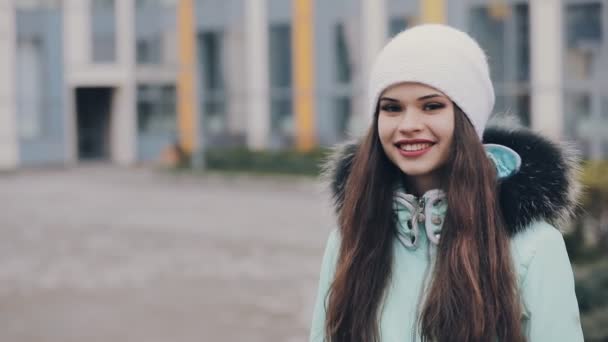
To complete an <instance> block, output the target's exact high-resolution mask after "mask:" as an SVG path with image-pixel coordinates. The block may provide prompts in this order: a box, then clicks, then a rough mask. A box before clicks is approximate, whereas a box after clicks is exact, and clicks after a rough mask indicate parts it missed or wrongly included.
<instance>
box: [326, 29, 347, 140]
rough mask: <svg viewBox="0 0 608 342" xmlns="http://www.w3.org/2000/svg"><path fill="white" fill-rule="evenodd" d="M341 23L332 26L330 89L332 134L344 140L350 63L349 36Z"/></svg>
mask: <svg viewBox="0 0 608 342" xmlns="http://www.w3.org/2000/svg"><path fill="white" fill-rule="evenodd" d="M346 28H347V27H346V25H345V24H343V23H337V24H336V25H335V26H334V53H333V55H334V56H335V58H334V68H333V69H334V70H335V74H334V79H333V83H334V87H332V95H331V96H332V115H333V116H334V122H333V127H334V134H335V135H336V137H338V139H344V138H346V133H347V130H348V126H349V123H350V120H351V114H352V103H351V102H352V98H351V97H352V94H351V92H352V90H351V83H352V61H351V58H352V56H351V46H350V44H349V39H348V38H349V36H348V32H347V29H346Z"/></svg>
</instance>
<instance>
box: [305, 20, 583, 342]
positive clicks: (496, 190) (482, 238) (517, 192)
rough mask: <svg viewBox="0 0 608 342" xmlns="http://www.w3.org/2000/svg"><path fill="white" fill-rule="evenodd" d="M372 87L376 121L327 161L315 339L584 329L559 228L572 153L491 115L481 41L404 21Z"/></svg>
mask: <svg viewBox="0 0 608 342" xmlns="http://www.w3.org/2000/svg"><path fill="white" fill-rule="evenodd" d="M369 100H370V108H369V112H370V117H373V119H372V120H371V124H370V128H369V131H368V132H367V134H366V135H365V137H364V138H363V139H362V141H361V142H359V143H358V144H351V145H347V146H345V147H344V148H342V149H340V150H338V151H337V153H336V155H335V156H334V158H333V159H334V160H333V161H332V166H331V168H330V169H329V174H330V175H331V176H332V177H333V178H332V190H333V194H334V198H335V201H336V211H337V216H338V229H336V230H334V231H332V232H331V233H330V235H329V239H328V242H327V246H326V250H325V255H324V257H323V263H322V267H321V275H320V282H319V290H318V295H317V302H316V305H315V309H314V314H313V321H312V328H311V333H310V340H311V341H315V342H317V341H318V342H320V341H331V342H342V341H348V342H356V341H365V342H367V341H390V342H408V341H419V340H423V341H438V342H445V341H452V342H453V341H456V342H461V341H466V342H468V341H480V342H481V341H483V342H487V341H501V342H504V341H508V342H519V341H529V342H558V341H564V342H578V341H583V335H582V331H581V325H580V321H579V311H578V304H577V300H576V296H575V293H574V279H573V274H572V269H571V266H570V262H569V259H568V254H567V252H566V249H565V246H564V240H563V238H562V235H561V234H560V231H559V230H558V229H556V228H555V227H560V226H561V225H563V223H564V221H565V220H567V219H568V217H569V216H570V214H571V212H572V208H573V207H574V206H575V201H576V194H577V183H576V181H575V178H576V177H575V174H576V172H575V171H576V164H577V163H576V160H575V159H574V158H573V157H572V154H571V153H568V151H567V150H566V149H564V148H563V147H560V146H559V145H557V144H554V143H551V142H549V141H548V140H546V139H544V138H542V137H540V136H538V135H536V134H535V133H533V132H531V131H528V130H525V129H523V128H517V129H516V128H513V127H510V128H500V127H498V126H497V127H486V124H487V121H488V118H489V116H490V113H491V111H492V108H493V106H494V90H493V88H492V82H491V80H490V76H489V68H488V64H487V61H486V56H485V55H484V53H483V51H482V50H481V48H480V47H479V45H478V44H477V43H476V42H475V41H474V40H473V39H472V38H471V37H469V36H468V35H467V34H466V33H464V32H461V31H458V30H456V29H453V28H450V27H447V26H443V25H421V26H417V27H414V28H412V29H409V30H406V31H404V32H402V33H400V34H399V35H397V36H396V37H395V38H393V39H392V40H391V41H390V42H389V43H388V44H387V45H386V46H385V47H384V49H383V50H382V51H381V52H380V54H379V55H378V57H377V59H376V61H375V63H374V66H373V68H372V72H371V76H370V83H369ZM548 114H549V113H548Z"/></svg>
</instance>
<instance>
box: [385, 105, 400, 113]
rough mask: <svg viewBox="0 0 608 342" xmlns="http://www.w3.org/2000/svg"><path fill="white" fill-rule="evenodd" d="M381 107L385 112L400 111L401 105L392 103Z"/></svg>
mask: <svg viewBox="0 0 608 342" xmlns="http://www.w3.org/2000/svg"><path fill="white" fill-rule="evenodd" d="M381 109H382V110H383V111H385V112H400V111H401V106H399V105H394V104H385V105H383V106H382V107H381Z"/></svg>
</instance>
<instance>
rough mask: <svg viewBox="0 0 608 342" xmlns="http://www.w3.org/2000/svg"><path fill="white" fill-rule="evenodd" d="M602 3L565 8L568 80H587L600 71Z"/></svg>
mask: <svg viewBox="0 0 608 342" xmlns="http://www.w3.org/2000/svg"><path fill="white" fill-rule="evenodd" d="M601 14H602V8H601V4H600V3H599V2H598V3H587V4H574V5H568V6H566V13H565V22H566V59H567V63H566V77H567V78H568V79H575V80H587V79H590V78H591V77H592V75H593V74H594V72H595V71H599V65H598V62H599V61H598V57H599V53H600V49H601V46H602V25H601Z"/></svg>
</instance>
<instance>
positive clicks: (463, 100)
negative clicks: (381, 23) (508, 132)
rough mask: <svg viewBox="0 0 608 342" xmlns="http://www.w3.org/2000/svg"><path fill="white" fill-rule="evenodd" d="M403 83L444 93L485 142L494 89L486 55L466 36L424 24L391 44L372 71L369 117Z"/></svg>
mask: <svg viewBox="0 0 608 342" xmlns="http://www.w3.org/2000/svg"><path fill="white" fill-rule="evenodd" d="M402 82H417V83H422V84H425V85H428V86H430V87H433V88H436V89H437V90H439V91H441V92H443V93H444V94H445V95H447V96H448V97H449V98H450V99H451V100H452V101H454V103H456V104H457V105H458V106H459V107H460V108H461V109H462V110H463V111H464V113H465V114H466V115H467V117H468V118H469V120H470V121H471V123H472V124H473V126H474V127H475V131H476V132H477V134H478V135H479V138H480V139H481V137H482V135H483V130H484V128H485V125H486V122H487V121H488V118H489V116H490V114H491V112H492V109H493V108H494V88H493V86H492V81H491V80H490V70H489V67H488V62H487V58H486V55H485V53H484V52H483V50H482V49H481V47H480V46H479V45H478V44H477V42H476V41H475V40H474V39H473V38H471V37H470V36H469V35H468V34H466V33H465V32H462V31H459V30H457V29H454V28H452V27H449V26H446V25H439V24H425V25H420V26H415V27H413V28H410V29H407V30H405V31H403V32H401V33H399V34H398V35H396V36H395V37H394V38H393V39H391V41H390V42H388V44H387V45H386V46H384V48H383V49H382V51H380V53H379V54H378V56H377V57H376V60H375V62H374V64H373V67H372V69H371V74H370V80H369V90H368V96H369V98H368V99H369V109H370V111H369V112H370V113H371V115H373V114H374V113H375V111H376V109H377V106H378V98H379V97H380V94H381V93H382V92H383V91H384V90H385V89H386V88H388V87H390V86H392V85H394V84H397V83H402Z"/></svg>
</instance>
